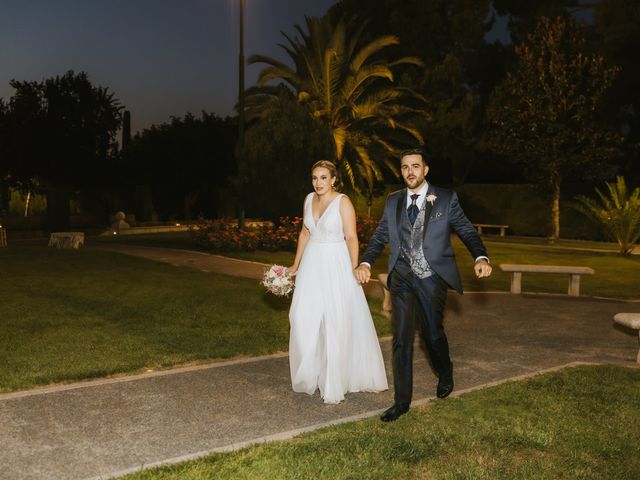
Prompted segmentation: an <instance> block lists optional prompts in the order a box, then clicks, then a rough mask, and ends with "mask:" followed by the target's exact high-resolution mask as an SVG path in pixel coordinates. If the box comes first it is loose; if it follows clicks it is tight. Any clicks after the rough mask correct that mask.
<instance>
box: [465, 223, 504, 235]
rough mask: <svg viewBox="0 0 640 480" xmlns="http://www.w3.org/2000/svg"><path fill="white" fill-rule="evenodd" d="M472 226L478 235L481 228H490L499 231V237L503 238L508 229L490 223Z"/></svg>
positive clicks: (480, 233) (480, 232)
mask: <svg viewBox="0 0 640 480" xmlns="http://www.w3.org/2000/svg"><path fill="white" fill-rule="evenodd" d="M473 226H474V227H476V230H478V235H482V229H483V228H491V229H498V230H500V236H501V237H504V236H505V235H506V233H507V228H509V225H495V224H492V223H474V224H473Z"/></svg>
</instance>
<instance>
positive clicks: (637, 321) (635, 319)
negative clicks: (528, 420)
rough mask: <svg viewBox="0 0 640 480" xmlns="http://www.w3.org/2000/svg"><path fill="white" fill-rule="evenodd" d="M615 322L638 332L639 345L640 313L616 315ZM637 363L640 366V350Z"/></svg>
mask: <svg viewBox="0 0 640 480" xmlns="http://www.w3.org/2000/svg"><path fill="white" fill-rule="evenodd" d="M613 320H614V322H616V323H618V324H620V325H624V326H625V327H628V328H632V329H633V330H638V343H640V313H616V314H615V315H614V316H613ZM636 362H637V363H639V364H640V350H638V356H637V357H636Z"/></svg>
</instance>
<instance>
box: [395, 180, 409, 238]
mask: <svg viewBox="0 0 640 480" xmlns="http://www.w3.org/2000/svg"><path fill="white" fill-rule="evenodd" d="M406 203H407V189H406V188H405V189H403V190H402V191H401V192H400V195H398V203H397V204H396V229H397V232H398V233H400V230H401V229H402V214H403V213H404V210H405V204H406Z"/></svg>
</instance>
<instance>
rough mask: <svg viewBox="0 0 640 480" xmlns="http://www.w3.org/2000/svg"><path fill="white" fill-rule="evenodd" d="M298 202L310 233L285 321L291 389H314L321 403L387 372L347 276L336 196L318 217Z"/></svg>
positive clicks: (376, 386) (371, 386)
mask: <svg viewBox="0 0 640 480" xmlns="http://www.w3.org/2000/svg"><path fill="white" fill-rule="evenodd" d="M313 195H315V194H314V193H310V194H309V195H307V198H306V199H305V202H304V225H305V226H306V227H307V228H308V229H309V231H310V233H311V238H310V239H309V241H308V242H307V245H306V247H305V250H304V254H303V256H302V259H301V261H300V265H299V267H298V272H297V275H296V285H295V290H294V292H293V300H292V303H291V310H290V311H289V322H290V324H291V334H290V338H289V366H290V369H291V383H292V385H293V390H294V391H295V392H304V393H307V394H309V395H311V394H313V393H314V392H315V391H316V389H320V395H321V396H322V398H323V399H324V401H325V402H326V403H338V402H340V401H342V400H344V395H345V393H347V392H363V391H366V392H379V391H382V390H386V389H387V388H388V385H387V375H386V372H385V368H384V361H383V359H382V352H381V351H380V344H379V342H378V337H377V335H376V331H375V327H374V325H373V320H372V318H371V312H370V311H369V305H368V304H367V300H366V298H365V296H364V292H363V290H362V287H361V286H360V285H359V284H358V282H357V280H356V279H355V277H354V276H353V272H352V267H351V260H350V258H349V251H348V250H347V244H346V242H345V240H344V232H343V229H342V218H341V216H340V198H341V197H342V195H338V196H337V197H336V198H335V199H333V201H332V202H331V204H329V206H328V207H327V209H326V210H325V212H324V213H323V214H322V216H321V217H320V219H319V220H318V222H317V223H316V222H315V221H314V219H313V214H312V211H311V200H312V199H313Z"/></svg>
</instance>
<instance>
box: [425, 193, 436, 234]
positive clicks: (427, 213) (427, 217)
mask: <svg viewBox="0 0 640 480" xmlns="http://www.w3.org/2000/svg"><path fill="white" fill-rule="evenodd" d="M430 194H433V186H432V185H431V184H429V188H428V189H427V194H426V196H427V197H428V196H429V195H430ZM424 201H425V205H424V228H423V229H422V240H423V241H424V239H425V238H427V227H428V226H429V223H430V220H431V210H433V204H435V202H433V204H432V203H431V202H427V199H426V198H425V199H424Z"/></svg>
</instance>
